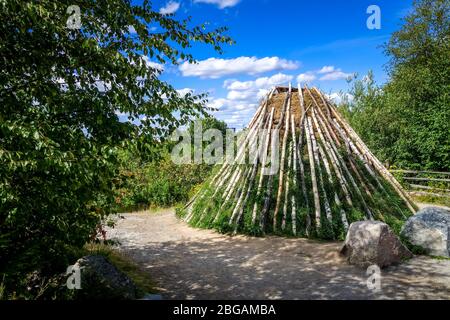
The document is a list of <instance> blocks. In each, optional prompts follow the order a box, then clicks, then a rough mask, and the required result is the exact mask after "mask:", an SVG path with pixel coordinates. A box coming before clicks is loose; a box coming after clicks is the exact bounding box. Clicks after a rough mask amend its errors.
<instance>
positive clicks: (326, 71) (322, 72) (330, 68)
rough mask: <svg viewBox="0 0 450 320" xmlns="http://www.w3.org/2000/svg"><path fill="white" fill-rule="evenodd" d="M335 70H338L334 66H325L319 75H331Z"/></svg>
mask: <svg viewBox="0 0 450 320" xmlns="http://www.w3.org/2000/svg"><path fill="white" fill-rule="evenodd" d="M334 70H336V69H335V68H334V66H324V67H322V69H320V70H319V71H318V72H317V73H319V74H324V73H330V72H333V71H334Z"/></svg>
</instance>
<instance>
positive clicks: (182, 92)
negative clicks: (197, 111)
mask: <svg viewBox="0 0 450 320" xmlns="http://www.w3.org/2000/svg"><path fill="white" fill-rule="evenodd" d="M194 91H195V90H194V89H191V88H183V89H178V90H177V92H178V94H179V95H180V96H181V97H185V96H186V95H187V94H188V93H190V94H191V95H193V94H194Z"/></svg>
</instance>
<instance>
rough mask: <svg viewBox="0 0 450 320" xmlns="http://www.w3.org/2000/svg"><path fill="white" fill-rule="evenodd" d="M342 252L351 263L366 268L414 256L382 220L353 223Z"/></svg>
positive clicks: (385, 265)
mask: <svg viewBox="0 0 450 320" xmlns="http://www.w3.org/2000/svg"><path fill="white" fill-rule="evenodd" d="M341 253H342V254H343V255H345V256H346V257H347V260H348V262H349V263H350V264H355V265H358V266H360V267H364V268H366V267H368V266H370V265H378V266H379V267H380V268H383V267H387V266H389V265H392V264H398V263H400V262H401V261H403V260H404V259H408V258H411V257H413V254H412V253H411V252H410V251H409V250H408V249H407V248H406V247H405V246H404V245H403V244H402V243H401V242H400V240H399V239H398V237H397V236H396V235H395V234H394V233H393V232H392V230H391V229H390V228H389V226H388V225H387V224H386V223H384V222H381V221H359V222H354V223H352V224H351V225H350V228H349V230H348V233H347V237H346V239H345V244H344V246H343V248H342V250H341Z"/></svg>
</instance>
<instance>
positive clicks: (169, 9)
mask: <svg viewBox="0 0 450 320" xmlns="http://www.w3.org/2000/svg"><path fill="white" fill-rule="evenodd" d="M179 8H180V3H179V2H176V1H169V2H167V3H166V5H165V6H164V7H162V8H161V9H159V13H161V14H172V13H175V12H177V10H178V9H179Z"/></svg>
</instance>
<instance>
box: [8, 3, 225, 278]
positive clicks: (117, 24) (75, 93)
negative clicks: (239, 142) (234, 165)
mask: <svg viewBox="0 0 450 320" xmlns="http://www.w3.org/2000/svg"><path fill="white" fill-rule="evenodd" d="M73 4H77V5H78V6H79V7H80V9H81V10H80V12H81V28H80V29H68V28H67V20H68V18H69V13H67V11H66V10H67V8H68V7H69V6H70V5H73ZM0 8H1V11H0V19H1V23H0V37H1V41H0V70H1V71H0V104H1V108H0V273H1V274H7V275H9V278H10V279H14V275H18V276H19V275H20V274H22V273H23V272H28V271H32V270H40V271H41V272H50V271H52V270H56V269H59V270H62V269H63V268H65V267H66V266H67V263H68V262H69V261H66V257H67V254H66V252H67V248H68V247H80V246H82V245H83V244H84V243H85V242H86V241H87V240H88V239H89V238H90V237H91V236H92V234H93V232H94V230H95V228H96V226H97V225H98V224H99V222H100V220H101V219H102V218H103V217H105V216H106V215H108V214H109V213H111V212H112V211H113V200H114V199H113V195H114V193H113V191H112V189H113V182H114V179H113V178H114V177H115V176H116V174H117V171H118V169H117V167H118V161H119V160H118V156H117V154H118V150H119V149H120V148H121V147H123V146H124V145H126V144H131V145H134V146H136V148H137V149H138V150H141V151H145V150H146V149H149V148H151V146H152V145H154V144H155V143H156V141H162V140H164V139H165V137H166V136H167V135H168V133H170V132H171V131H172V130H173V129H174V128H176V127H178V126H180V125H185V124H186V123H187V122H188V121H189V119H190V118H192V117H197V116H199V115H202V114H204V113H205V108H204V103H205V100H206V96H205V95H197V96H194V95H192V94H188V95H186V96H180V95H179V94H178V93H177V92H176V90H175V89H174V88H173V87H172V86H171V85H170V84H168V83H166V82H164V81H162V80H161V79H160V77H159V75H160V73H161V67H160V65H161V66H162V65H164V64H173V65H176V64H178V63H179V61H190V62H194V61H195V60H194V57H193V56H192V54H191V53H190V48H191V47H192V46H193V45H202V44H203V45H209V46H212V47H213V48H214V49H215V50H217V51H218V52H221V47H222V46H223V44H226V43H232V40H231V39H230V38H229V37H228V36H226V35H225V33H226V28H218V29H213V30H208V29H207V27H206V26H205V25H199V26H195V25H192V23H191V21H190V19H186V20H182V21H178V20H177V19H176V18H175V17H174V16H173V15H162V14H160V13H158V12H157V11H155V10H154V9H153V8H152V5H151V3H150V2H149V1H146V0H144V1H143V3H142V4H134V3H132V2H131V1H130V0H99V1H94V0H81V1H75V2H74V1H72V0H70V1H53V0H41V1H24V0H8V1H1V4H0ZM154 28H156V30H155V29H154ZM153 30H155V31H153ZM156 63H159V64H160V65H157V64H156ZM119 113H122V114H125V115H127V117H128V120H129V121H120V119H119V117H118V114H119ZM11 281H12V280H11Z"/></svg>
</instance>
